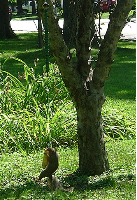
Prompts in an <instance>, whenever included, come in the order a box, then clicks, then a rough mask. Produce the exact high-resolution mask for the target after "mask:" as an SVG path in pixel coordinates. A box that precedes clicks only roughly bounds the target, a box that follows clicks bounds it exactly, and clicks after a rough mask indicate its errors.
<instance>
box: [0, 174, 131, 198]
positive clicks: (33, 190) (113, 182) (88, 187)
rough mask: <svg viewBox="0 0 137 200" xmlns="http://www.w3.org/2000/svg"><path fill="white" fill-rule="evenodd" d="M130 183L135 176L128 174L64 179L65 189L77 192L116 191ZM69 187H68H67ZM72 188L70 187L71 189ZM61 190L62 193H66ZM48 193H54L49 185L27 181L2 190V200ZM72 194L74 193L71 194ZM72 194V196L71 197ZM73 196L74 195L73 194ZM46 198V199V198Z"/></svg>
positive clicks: (72, 176) (0, 192)
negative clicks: (122, 185)
mask: <svg viewBox="0 0 137 200" xmlns="http://www.w3.org/2000/svg"><path fill="white" fill-rule="evenodd" d="M129 181H132V182H133V181H135V175H133V174H128V175H125V174H124V175H123V174H121V175H119V176H117V177H116V178H114V177H112V176H107V177H104V178H96V179H95V177H94V178H91V180H89V178H88V177H87V176H76V175H71V176H67V177H65V178H62V181H61V182H63V184H62V185H63V187H64V188H67V186H68V185H69V186H71V187H74V190H75V192H76V191H81V193H83V191H87V192H88V191H95V190H102V189H104V188H105V190H110V189H112V190H114V189H115V188H116V187H117V186H118V185H119V184H122V183H125V184H129ZM66 185H67V186H66ZM69 188H70V187H69ZM66 191H67V190H65V191H62V190H60V192H66ZM48 192H52V191H51V190H50V189H49V187H48V185H47V184H42V183H37V182H34V181H26V182H24V183H23V184H19V185H17V186H12V185H11V186H9V187H6V188H3V189H0V197H1V198H2V199H5V198H11V197H12V198H15V199H18V198H20V197H22V196H28V195H29V196H30V198H31V196H33V197H35V196H36V197H41V196H42V195H44V196H46V194H47V193H48ZM68 192H69V190H68ZM71 193H72V192H71ZM71 193H70V196H71ZM72 195H73V194H72ZM45 198H46V197H45Z"/></svg>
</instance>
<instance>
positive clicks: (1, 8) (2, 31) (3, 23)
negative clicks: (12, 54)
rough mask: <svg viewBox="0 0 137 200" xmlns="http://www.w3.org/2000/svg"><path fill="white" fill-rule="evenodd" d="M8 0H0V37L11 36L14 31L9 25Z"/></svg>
mask: <svg viewBox="0 0 137 200" xmlns="http://www.w3.org/2000/svg"><path fill="white" fill-rule="evenodd" d="M8 9H9V8H8V0H4V1H3V0H0V38H1V39H4V38H13V37H15V34H14V32H13V31H12V29H11V26H10V20H9V12H8Z"/></svg>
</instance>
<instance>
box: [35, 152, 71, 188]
mask: <svg viewBox="0 0 137 200" xmlns="http://www.w3.org/2000/svg"><path fill="white" fill-rule="evenodd" d="M58 166H59V161H58V154H57V151H56V149H54V148H46V149H45V151H44V156H43V162H42V167H43V168H44V169H45V168H46V169H45V170H44V171H42V172H41V173H40V175H39V177H38V179H34V180H35V181H40V180H41V179H42V178H44V177H48V178H49V188H50V189H51V190H56V189H60V190H62V191H72V190H73V188H67V189H65V188H63V187H62V185H61V184H60V182H59V181H58V179H57V178H56V177H55V176H54V175H53V173H54V172H55V171H56V170H57V168H58Z"/></svg>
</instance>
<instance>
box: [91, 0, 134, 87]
mask: <svg viewBox="0 0 137 200" xmlns="http://www.w3.org/2000/svg"><path fill="white" fill-rule="evenodd" d="M133 3H134V0H120V1H119V2H118V4H117V6H116V8H115V10H114V12H113V13H112V14H111V17H110V23H109V26H108V30H107V32H106V35H105V37H104V40H103V42H102V44H101V47H100V51H99V55H98V60H97V63H96V66H95V69H94V72H93V83H94V86H95V87H96V88H97V87H98V88H101V87H103V86H104V84H105V81H106V79H107V78H108V76H109V71H110V66H111V65H112V63H113V59H114V52H115V50H116V48H117V43H118V40H119V38H120V34H121V31H122V29H123V27H124V25H125V23H126V19H127V16H128V13H129V12H130V10H131V7H132V5H133Z"/></svg>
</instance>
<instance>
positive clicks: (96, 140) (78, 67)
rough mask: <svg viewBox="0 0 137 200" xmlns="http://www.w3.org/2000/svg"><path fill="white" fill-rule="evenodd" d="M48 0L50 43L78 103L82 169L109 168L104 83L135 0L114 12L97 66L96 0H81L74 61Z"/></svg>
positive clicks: (124, 0) (123, 2)
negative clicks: (93, 62) (94, 48)
mask: <svg viewBox="0 0 137 200" xmlns="http://www.w3.org/2000/svg"><path fill="white" fill-rule="evenodd" d="M47 2H48V3H49V5H50V6H49V9H48V14H49V37H50V47H51V49H52V52H53V54H54V57H55V59H56V61H57V64H58V66H59V69H60V71H61V74H62V77H63V80H64V83H65V85H66V87H67V88H68V90H69V92H70V95H71V97H72V100H73V102H74V104H75V106H76V110H77V119H78V126H77V132H78V143H79V169H80V171H82V172H83V173H84V174H87V175H96V174H101V173H102V172H104V171H105V170H108V169H109V163H108V159H107V153H106V150H105V143H104V138H103V127H102V117H101V109H102V105H103V103H104V101H105V97H104V84H105V81H106V79H107V78H108V76H109V70H110V66H111V64H112V63H113V56H114V52H115V50H116V47H117V43H118V40H119V37H120V33H121V30H122V28H123V27H124V24H125V20H126V17H127V15H128V13H129V11H130V10H131V7H132V5H133V3H134V0H121V1H119V4H118V5H117V7H116V9H115V11H114V13H113V14H112V16H111V21H110V23H109V27H108V30H107V33H106V35H105V39H104V41H103V42H102V44H101V47H100V51H99V54H98V60H97V62H96V65H95V68H94V70H93V69H92V66H91V59H90V54H91V48H90V47H91V39H92V37H93V35H94V18H93V4H94V0H78V4H77V7H78V11H79V13H77V16H78V19H77V21H78V24H77V27H78V28H77V39H76V40H77V42H76V56H77V61H76V62H74V61H73V59H72V56H71V54H70V52H69V49H68V48H67V45H66V44H65V42H64V40H63V37H62V34H61V30H60V28H59V26H58V23H57V20H56V19H55V17H54V12H53V7H52V2H51V1H50V0H47Z"/></svg>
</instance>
